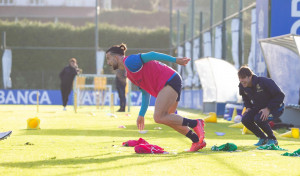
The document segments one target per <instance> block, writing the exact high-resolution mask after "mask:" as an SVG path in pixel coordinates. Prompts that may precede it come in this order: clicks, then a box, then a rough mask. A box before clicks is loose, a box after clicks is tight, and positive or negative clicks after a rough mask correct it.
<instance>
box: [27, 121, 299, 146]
mask: <svg viewBox="0 0 300 176" xmlns="http://www.w3.org/2000/svg"><path fill="white" fill-rule="evenodd" d="M229 125H230V123H222V122H220V123H206V126H205V137H206V138H207V139H220V140H226V141H227V142H232V140H257V138H256V137H255V136H254V135H242V132H241V129H237V128H229V127H228V126H229ZM155 127H161V128H162V129H161V130H155V129H154V128H155ZM145 130H148V133H146V134H140V133H138V130H137V127H136V125H126V128H125V129H122V128H117V126H116V127H114V129H107V128H106V129H99V130H91V129H67V128H66V129H41V130H22V132H23V134H24V135H49V136H51V135H57V136H112V137H114V136H118V137H133V138H139V137H142V138H147V137H157V138H170V137H174V138H177V137H182V139H184V136H183V135H181V134H179V133H178V132H176V131H175V130H174V129H172V128H170V127H168V126H165V125H161V124H153V123H151V124H145ZM215 132H224V133H225V135H224V136H218V135H217V134H216V133H215ZM278 140H279V142H280V141H299V142H300V140H297V139H292V138H278Z"/></svg>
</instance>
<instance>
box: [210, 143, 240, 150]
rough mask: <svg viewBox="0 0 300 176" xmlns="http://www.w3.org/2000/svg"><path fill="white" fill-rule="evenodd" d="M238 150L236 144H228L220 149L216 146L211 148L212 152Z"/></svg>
mask: <svg viewBox="0 0 300 176" xmlns="http://www.w3.org/2000/svg"><path fill="white" fill-rule="evenodd" d="M236 149H237V146H236V145H235V144H234V143H226V144H223V145H220V146H219V147H218V146H216V145H214V146H212V147H211V150H213V151H235V150H236Z"/></svg>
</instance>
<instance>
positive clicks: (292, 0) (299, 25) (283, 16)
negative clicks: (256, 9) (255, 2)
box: [271, 0, 300, 37]
mask: <svg viewBox="0 0 300 176" xmlns="http://www.w3.org/2000/svg"><path fill="white" fill-rule="evenodd" d="M284 34H300V0H272V3H271V37H275V36H280V35H284Z"/></svg>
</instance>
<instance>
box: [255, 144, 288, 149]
mask: <svg viewBox="0 0 300 176" xmlns="http://www.w3.org/2000/svg"><path fill="white" fill-rule="evenodd" d="M256 149H258V150H286V149H283V148H280V147H279V146H278V145H277V146H276V145H275V144H266V145H262V146H259V147H257V148H256Z"/></svg>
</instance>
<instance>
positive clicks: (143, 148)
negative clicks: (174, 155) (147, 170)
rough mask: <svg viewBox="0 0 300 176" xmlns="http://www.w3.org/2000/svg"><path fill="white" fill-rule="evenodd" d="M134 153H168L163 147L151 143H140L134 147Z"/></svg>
mask: <svg viewBox="0 0 300 176" xmlns="http://www.w3.org/2000/svg"><path fill="white" fill-rule="evenodd" d="M134 150H135V152H136V153H151V154H168V152H166V151H164V149H163V148H161V147H159V146H157V145H152V144H140V145H137V146H135V147H134Z"/></svg>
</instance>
